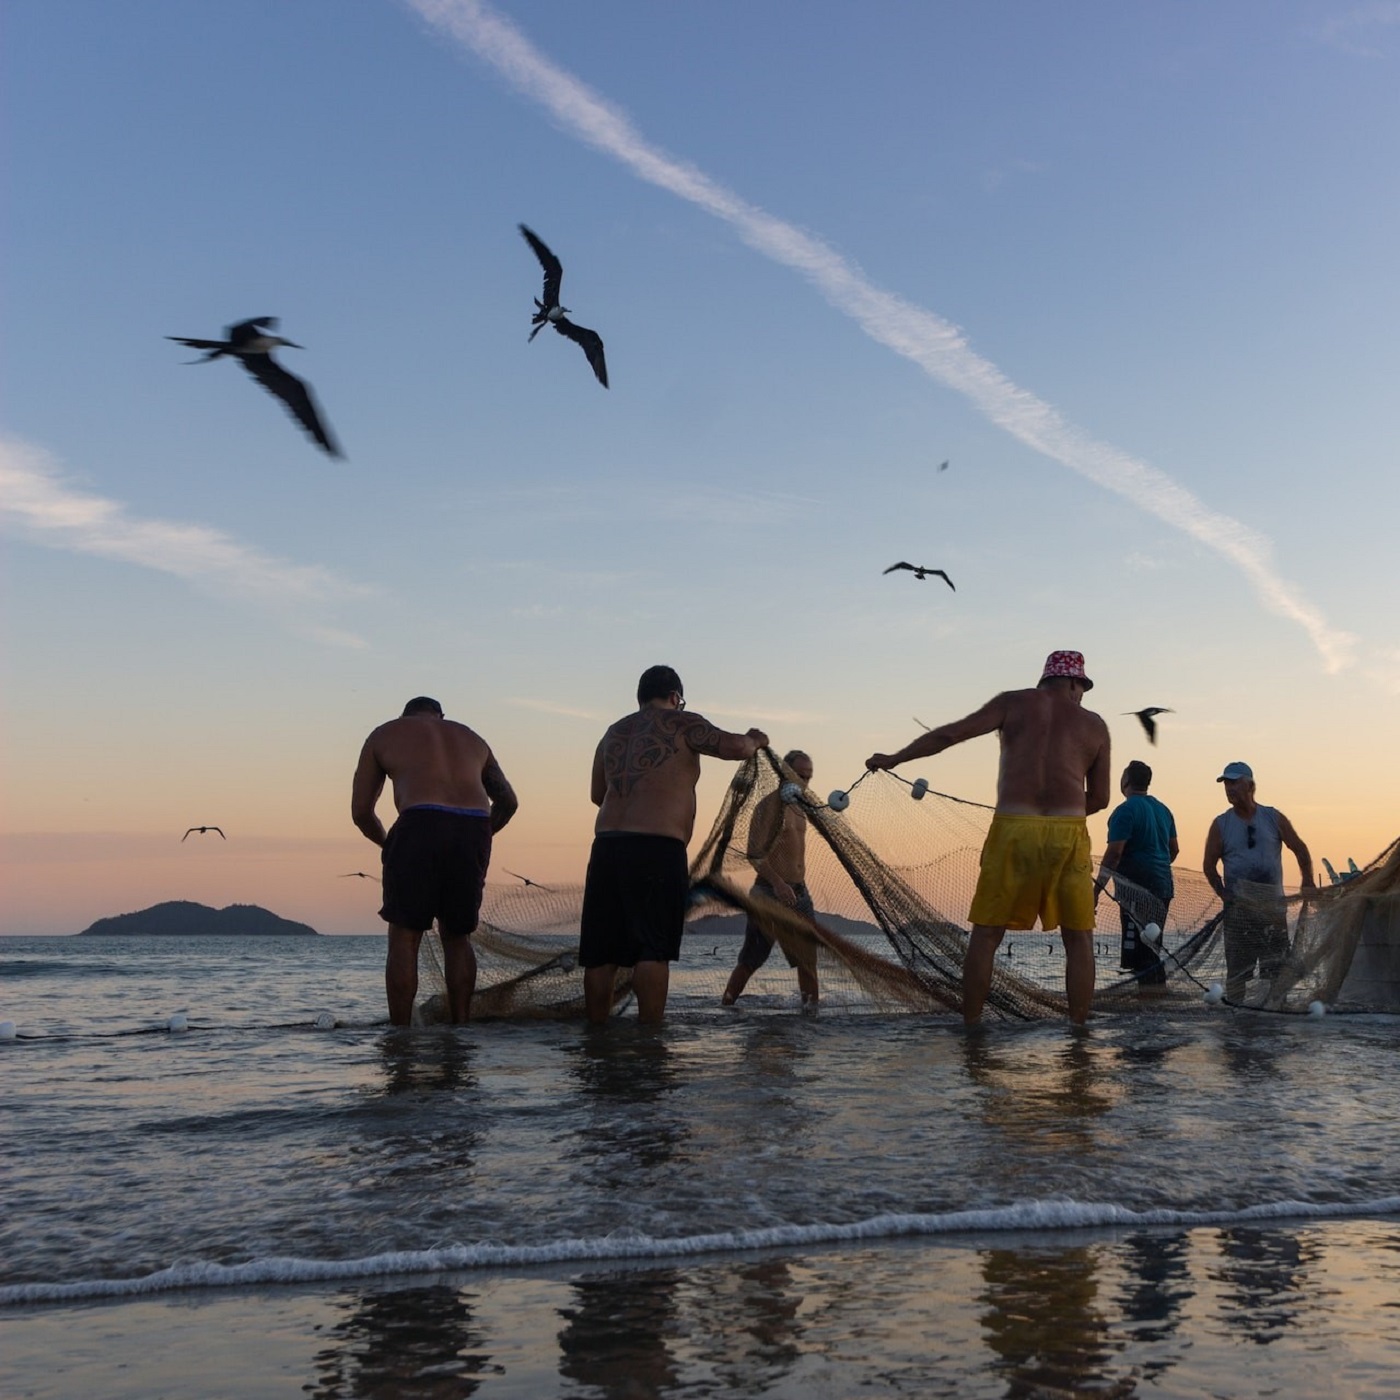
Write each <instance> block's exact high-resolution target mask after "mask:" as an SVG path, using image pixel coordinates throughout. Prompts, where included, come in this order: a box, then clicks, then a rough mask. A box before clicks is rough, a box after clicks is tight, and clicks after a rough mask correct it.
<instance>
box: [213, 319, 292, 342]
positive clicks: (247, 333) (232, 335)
mask: <svg viewBox="0 0 1400 1400" xmlns="http://www.w3.org/2000/svg"><path fill="white" fill-rule="evenodd" d="M281 324H282V323H281V321H279V320H278V318H277V317H276V316H250V317H249V318H248V320H246V321H238V322H236V323H235V324H234V325H231V326H225V327H224V334H225V335H226V336H228V338H229V339H230V340H231V341H232V342H233V343H234V344H235V345H238V344H241V343H242V342H243V341H245V340H255V339H256V338H257V337H258V336H259V335H261V334H262V333H263V331H275V330H276V329H277V327H278V326H279V325H281Z"/></svg>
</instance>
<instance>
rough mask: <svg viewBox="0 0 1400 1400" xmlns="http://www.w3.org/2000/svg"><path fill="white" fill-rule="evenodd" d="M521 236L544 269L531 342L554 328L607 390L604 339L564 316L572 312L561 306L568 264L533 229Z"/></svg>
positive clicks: (524, 228)
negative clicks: (583, 357)
mask: <svg viewBox="0 0 1400 1400" xmlns="http://www.w3.org/2000/svg"><path fill="white" fill-rule="evenodd" d="M520 232H521V235H522V236H523V237H524V239H525V241H526V242H527V243H528V244H529V245H530V247H531V248H533V249H534V250H535V256H536V257H537V258H538V259H539V260H540V266H541V267H542V268H543V269H544V300H543V301H541V300H540V298H539V297H536V298H535V314H534V316H533V317H531V319H530V324H531V326H533V327H534V329H533V330H532V331H531V332H530V339H531V340H533V339H534V338H535V337H536V336H537V335H538V334H539V333H540V332H541V331H542V330H543V329H544V328H545V326H553V327H554V329H555V330H556V331H558V332H559V334H560V335H562V336H566V337H567V338H568V339H569V340H572V341H573V342H574V344H575V345H578V346H580V347H581V348H582V350H583V353H584V354H585V355H587V356H588V363H589V364H590V365H592V366H593V373H594V374H596V375H597V376H598V383H599V384H601V385H602V386H603V388H605V389H606V388H607V387H608V365H607V361H606V360H605V359H604V358H603V338H602V336H600V335H599V334H598V332H597V331H591V330H589V329H588V327H587V326H577V325H575V324H574V323H573V322H572V321H571V320H569V318H568V317H567V316H566V315H565V314H564V313H565V312H566V311H567V310H568V309H569V308H568V307H567V306H560V304H559V288H560V285H561V284H562V283H563V281H564V264H563V263H561V262H560V261H559V259H558V258H556V257H555V256H554V254H553V253H552V252H550V250H549V247H548V245H547V244H546V243H545V242H544V240H543V239H542V238H541V237H540V236H539V235H538V234H537V233H535V232H534V230H533V229H530V228H527V227H526V226H525V225H524V224H521V225H520Z"/></svg>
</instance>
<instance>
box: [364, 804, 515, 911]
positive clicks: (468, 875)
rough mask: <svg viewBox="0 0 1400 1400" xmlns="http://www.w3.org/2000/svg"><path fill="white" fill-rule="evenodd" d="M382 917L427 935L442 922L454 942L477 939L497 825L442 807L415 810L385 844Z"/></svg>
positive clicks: (411, 809) (407, 812) (396, 826)
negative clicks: (473, 934)
mask: <svg viewBox="0 0 1400 1400" xmlns="http://www.w3.org/2000/svg"><path fill="white" fill-rule="evenodd" d="M383 859H384V904H383V907H382V908H381V909H380V911H379V917H380V918H381V919H383V920H384V921H385V923H390V924H397V925H398V926H399V927H400V928H410V929H413V930H414V931H415V932H419V933H421V932H422V931H423V930H424V929H426V928H428V927H430V926H431V924H432V922H433V920H434V919H436V920H437V921H438V927H439V928H440V929H441V931H442V932H443V933H445V934H447V935H448V937H454V936H456V935H458V934H468V933H471V932H472V931H473V930H474V929H475V928H476V922H477V918H478V917H479V915H480V913H481V889H482V886H483V885H484V884H485V883H486V867H487V865H488V864H489V863H490V860H491V819H490V817H487V816H479V815H476V814H468V813H466V812H462V811H458V810H454V809H451V808H442V807H409V808H406V809H405V810H404V811H402V812H400V813H399V819H398V821H396V822H395V823H394V825H393V827H392V828H391V829H390V831H389V836H388V839H387V840H386V841H385V842H384V857H383Z"/></svg>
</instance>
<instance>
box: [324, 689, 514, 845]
mask: <svg viewBox="0 0 1400 1400" xmlns="http://www.w3.org/2000/svg"><path fill="white" fill-rule="evenodd" d="M386 778H387V779H388V780H389V781H390V782H391V783H392V784H393V788H394V809H395V810H396V811H399V812H402V811H404V810H405V809H406V808H408V807H420V806H422V805H424V804H425V803H434V804H437V805H439V806H443V807H460V808H465V809H468V810H472V809H474V810H477V811H481V812H487V811H489V812H490V813H491V816H492V826H493V828H494V829H496V830H499V829H500V828H501V827H502V826H504V825H505V822H506V821H508V820H509V819H510V816H511V815H512V814H513V813H514V811H515V805H516V804H515V800H514V798H515V795H514V793H513V792H512V791H511V788H510V784H509V783H508V782H506V779H505V775H504V774H503V773H502V772H501V768H500V765H499V764H498V763H497V762H496V760H495V758H494V756H493V755H492V753H491V749H490V746H489V745H488V744H487V743H486V741H485V740H484V739H483V738H482V737H481V736H480V735H479V734H477V733H476V732H475V731H474V730H471V729H468V728H467V726H466V725H465V724H458V723H457V721H456V720H451V719H444V718H443V717H442V716H441V715H433V714H415V715H405V716H403V717H401V718H399V719H391V720H389V721H388V723H387V724H381V725H380V726H379V728H378V729H376V730H375V731H374V732H373V733H372V734H371V735H370V736H369V738H368V739H366V740H365V744H364V748H363V749H362V750H361V751H360V762H359V766H358V768H356V770H355V782H354V788H353V794H352V800H351V816H352V818H353V819H354V822H355V825H356V826H358V827H359V828H360V830H361V831H363V832H364V833H365V835H366V836H368V837H369V838H370V840H371V841H375V842H376V843H377V844H378V845H381V846H382V845H383V844H384V828H383V826H382V825H381V824H380V822H379V819H378V817H377V816H375V812H374V807H375V803H376V802H377V801H378V800H379V794H380V792H381V791H383V788H384V782H385V779H386ZM506 807H508V808H509V811H506V810H505V808H506ZM498 818H499V819H498Z"/></svg>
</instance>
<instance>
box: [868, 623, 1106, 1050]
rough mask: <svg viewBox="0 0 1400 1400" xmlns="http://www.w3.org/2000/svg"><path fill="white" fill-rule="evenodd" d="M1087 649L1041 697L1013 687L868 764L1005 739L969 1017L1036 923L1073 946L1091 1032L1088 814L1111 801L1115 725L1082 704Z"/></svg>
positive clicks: (977, 910) (973, 950) (1048, 666)
mask: <svg viewBox="0 0 1400 1400" xmlns="http://www.w3.org/2000/svg"><path fill="white" fill-rule="evenodd" d="M1093 685H1094V683H1093V681H1091V680H1090V679H1089V678H1088V676H1086V675H1085V674H1084V657H1083V655H1082V654H1081V653H1080V652H1077V651H1053V652H1051V653H1050V655H1049V656H1048V657H1047V658H1046V661H1045V666H1044V669H1043V671H1042V673H1041V677H1040V683H1039V684H1038V685H1037V686H1036V687H1035V689H1033V690H1008V691H1004V692H1003V693H1002V694H1000V695H998V696H995V697H994V698H993V699H991V700H989V701H988V702H987V703H986V704H985V705H983V706H982V708H981V709H980V710H977V711H975V712H974V713H973V714H970V715H968V716H967V718H966V719H960V720H955V721H954V722H953V723H952V724H945V725H943V726H941V727H940V728H938V729H931V730H929V731H928V733H926V734H921V735H920V736H919V737H918V738H917V739H914V740H913V741H912V742H910V743H908V744H906V745H905V746H904V747H903V748H902V749H900V750H899V751H898V752H897V753H892V754H884V753H877V754H871V756H870V757H869V758H868V759H866V761H865V766H866V767H867V768H869V769H872V770H878V769H882V768H894V767H896V766H897V765H898V764H901V763H907V762H908V761H909V760H910V759H914V758H928V757H931V756H932V755H933V754H937V753H942V752H943V750H944V749H948V748H952V746H953V745H954V744H961V743H962V742H963V741H964V740H967V739H975V738H976V737H977V736H978V735H979V734H991V733H992V732H994V731H995V732H996V734H997V735H998V736H999V738H1000V741H1001V768H1000V771H999V773H998V775H997V808H996V815H995V816H994V817H993V818H992V826H991V830H990V831H988V833H987V839H986V841H985V842H984V844H983V846H982V871H981V874H980V876H979V877H978V880H977V892H976V894H975V895H973V898H972V908H971V910H970V912H969V915H968V917H969V918H970V920H971V922H972V936H971V938H970V939H969V941H968V945H967V960H966V963H965V964H964V966H963V1020H964V1021H966V1022H967V1023H968V1024H969V1025H973V1024H975V1023H976V1022H977V1021H978V1020H980V1019H981V1016H982V1006H983V1003H984V1002H985V1001H986V999H987V992H988V990H989V989H990V987H991V985H992V969H993V967H994V966H995V958H996V951H997V948H998V947H999V946H1000V945H1001V940H1002V936H1003V935H1004V934H1005V932H1006V930H1007V929H1008V928H1011V929H1028V928H1033V927H1034V926H1035V922H1036V920H1037V919H1039V920H1040V925H1041V927H1042V928H1044V929H1047V930H1048V929H1053V928H1058V929H1059V930H1060V939H1061V941H1062V942H1063V943H1064V945H1065V995H1066V998H1067V999H1068V1001H1069V1015H1070V1020H1071V1021H1074V1022H1075V1023H1076V1024H1080V1025H1082V1024H1083V1023H1084V1022H1085V1021H1086V1020H1088V1018H1089V1006H1090V1003H1091V1002H1092V1001H1093V998H1094V872H1093V863H1092V860H1091V858H1090V855H1089V833H1088V829H1087V828H1086V826H1085V818H1086V817H1088V816H1092V815H1093V813H1095V812H1101V811H1102V810H1103V809H1104V808H1105V807H1107V806H1108V798H1109V742H1108V726H1107V725H1106V724H1105V723H1104V722H1103V719H1102V717H1101V716H1099V715H1097V714H1095V713H1094V712H1093V711H1092V710H1086V709H1085V708H1084V706H1083V701H1084V692H1085V691H1087V690H1091V689H1093Z"/></svg>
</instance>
